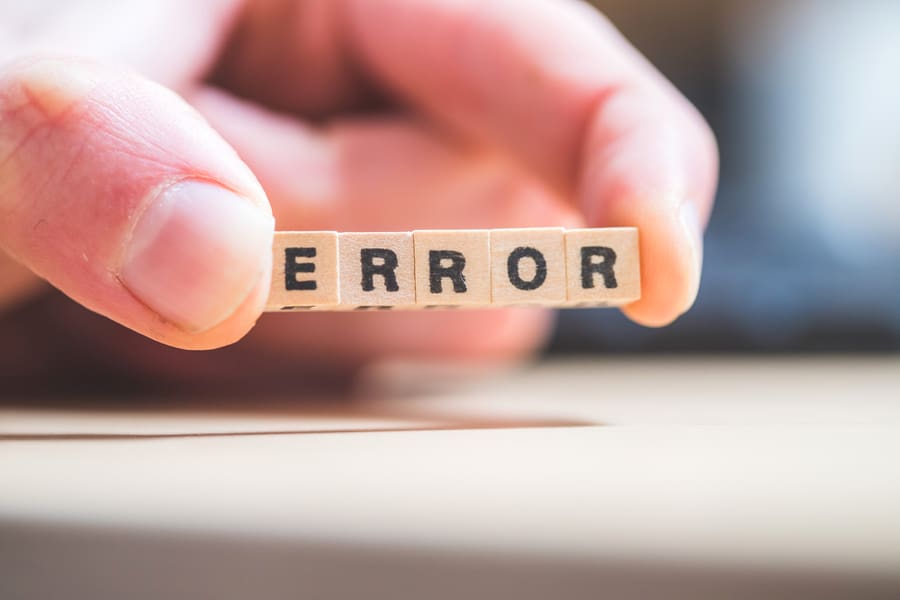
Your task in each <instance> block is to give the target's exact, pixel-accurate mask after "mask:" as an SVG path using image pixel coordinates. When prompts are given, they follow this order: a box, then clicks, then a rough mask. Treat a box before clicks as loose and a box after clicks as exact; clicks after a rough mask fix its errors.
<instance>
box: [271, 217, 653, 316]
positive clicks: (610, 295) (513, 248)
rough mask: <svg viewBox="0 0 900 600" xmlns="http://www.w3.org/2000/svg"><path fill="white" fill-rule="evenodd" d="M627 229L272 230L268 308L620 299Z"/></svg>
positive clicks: (632, 236)
mask: <svg viewBox="0 0 900 600" xmlns="http://www.w3.org/2000/svg"><path fill="white" fill-rule="evenodd" d="M640 296H641V283H640V260H639V255H638V232H637V229H634V228H606V229H562V228H534V229H491V230H457V229H450V230H427V231H413V232H401V233H336V232H333V231H315V232H310V231H288V232H277V233H276V234H275V242H274V249H273V273H272V289H271V293H270V296H269V301H268V305H267V310H271V311H284V310H360V309H387V308H398V309H406V308H433V307H466V306H468V307H487V306H510V305H546V306H560V307H566V306H621V305H624V304H628V303H630V302H633V301H635V300H637V299H639V298H640Z"/></svg>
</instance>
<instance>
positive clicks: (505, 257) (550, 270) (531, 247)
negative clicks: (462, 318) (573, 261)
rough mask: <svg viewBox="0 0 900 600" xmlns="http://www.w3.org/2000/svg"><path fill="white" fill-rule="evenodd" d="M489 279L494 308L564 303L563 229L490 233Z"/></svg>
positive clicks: (509, 230) (500, 230) (504, 230)
mask: <svg viewBox="0 0 900 600" xmlns="http://www.w3.org/2000/svg"><path fill="white" fill-rule="evenodd" d="M491 278H492V290H493V292H492V303H493V304H494V305H507V304H544V305H548V304H549V305H552V304H560V303H562V302H564V301H565V299H566V261H565V249H564V242H563V229H562V228H534V229H494V230H492V231H491Z"/></svg>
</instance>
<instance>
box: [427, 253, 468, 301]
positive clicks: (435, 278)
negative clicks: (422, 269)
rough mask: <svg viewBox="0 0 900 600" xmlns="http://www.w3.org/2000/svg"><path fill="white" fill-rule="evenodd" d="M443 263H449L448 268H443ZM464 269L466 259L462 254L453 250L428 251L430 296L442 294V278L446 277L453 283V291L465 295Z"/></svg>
mask: <svg viewBox="0 0 900 600" xmlns="http://www.w3.org/2000/svg"><path fill="white" fill-rule="evenodd" d="M444 261H450V263H451V264H450V265H449V266H444ZM465 268H466V257H465V256H463V253H462V252H455V251H453V250H430V251H429V252H428V279H429V281H430V284H431V293H432V294H442V293H443V292H444V286H443V281H442V280H443V278H444V277H447V278H449V279H450V281H452V282H453V291H454V292H456V293H457V294H465V293H466V291H467V288H466V277H465V275H463V269H465Z"/></svg>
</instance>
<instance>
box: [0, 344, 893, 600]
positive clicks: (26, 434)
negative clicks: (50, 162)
mask: <svg viewBox="0 0 900 600" xmlns="http://www.w3.org/2000/svg"><path fill="white" fill-rule="evenodd" d="M425 388H430V390H428V391H426V389H425ZM360 390H361V392H360V393H359V394H358V395H359V398H358V399H356V400H355V401H352V402H349V401H341V400H331V401H328V402H323V403H318V402H310V401H308V400H302V401H301V400H297V399H295V398H290V397H282V398H278V399H272V398H243V399H228V400H225V399H223V400H222V401H210V400H204V401H202V402H200V401H192V400H190V399H175V400H173V399H171V398H168V399H153V398H148V399H142V400H133V399H131V400H127V401H126V400H122V401H121V402H117V401H115V399H113V400H112V401H110V400H107V401H104V402H103V403H98V402H97V401H81V402H78V401H69V402H68V403H65V404H61V405H49V406H47V405H41V406H34V405H32V406H28V404H27V403H26V402H24V401H21V402H19V401H16V399H8V400H5V401H4V404H3V405H2V406H0V598H3V599H4V600H6V599H7V598H53V597H66V598H92V599H93V598H124V597H134V598H144V597H146V598H161V597H190V598H200V597H203V598H206V597H209V598H240V597H346V596H356V595H362V594H365V595H366V596H367V597H370V598H372V597H376V598H380V597H385V598H407V597H408V598H432V597H434V598H445V597H446V598H458V597H466V596H467V597H517V598H531V597H535V598H541V597H586V598H593V597H598V594H599V593H600V592H601V591H604V592H606V593H607V594H610V595H611V597H626V596H627V597H651V596H658V597H667V598H671V597H691V598H698V597H722V596H723V594H724V595H728V596H729V597H748V598H752V597H762V596H765V597H816V598H820V597H869V596H871V597H876V596H877V597H900V361H898V360H897V358H896V357H882V358H806V359H798V358H790V357H783V358H772V359H766V360H762V359H740V358H737V359H729V360H725V359H715V358H703V357H700V358H692V359H678V360H675V359H641V360H638V359H633V360H625V359H612V360H611V359H591V360H579V361H565V362H553V363H544V364H540V365H537V366H533V367H528V368H523V369H520V370H514V371H508V372H506V373H503V374H500V375H480V376H462V375H459V374H457V373H456V372H452V371H451V372H446V371H445V370H444V369H440V368H438V369H420V368H415V369H413V368H403V367H393V368H383V369H381V370H379V371H378V372H375V373H373V374H372V375H371V376H370V377H369V378H368V379H367V380H366V381H364V382H362V383H361V384H360ZM742 594H743V595H742Z"/></svg>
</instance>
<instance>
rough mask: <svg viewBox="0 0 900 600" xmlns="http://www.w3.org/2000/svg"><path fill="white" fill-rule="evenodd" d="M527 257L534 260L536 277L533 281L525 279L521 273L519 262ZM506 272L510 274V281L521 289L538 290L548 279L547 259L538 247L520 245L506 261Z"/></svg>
mask: <svg viewBox="0 0 900 600" xmlns="http://www.w3.org/2000/svg"><path fill="white" fill-rule="evenodd" d="M525 257H528V258H530V259H531V260H533V261H534V279H532V280H531V281H525V280H523V279H522V277H521V276H520V275H519V262H520V261H521V260H522V259H523V258H525ZM506 272H507V275H509V282H510V283H511V284H513V285H514V286H516V287H517V288H519V289H520V290H524V291H529V290H536V289H538V288H539V287H541V286H542V285H544V281H545V280H546V279H547V260H546V259H545V258H544V255H543V254H541V252H540V251H539V250H538V249H536V248H528V247H521V246H520V247H519V248H516V249H515V250H513V251H512V252H511V253H510V255H509V259H507V261H506Z"/></svg>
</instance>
